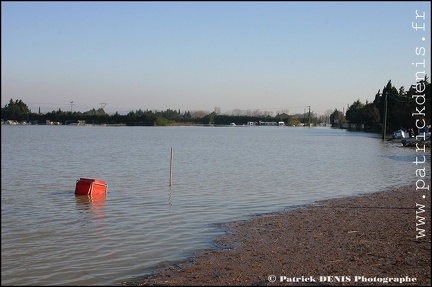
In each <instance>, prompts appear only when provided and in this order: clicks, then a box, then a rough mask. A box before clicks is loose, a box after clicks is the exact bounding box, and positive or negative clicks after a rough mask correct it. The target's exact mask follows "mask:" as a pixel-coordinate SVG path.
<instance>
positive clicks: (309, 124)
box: [308, 106, 311, 127]
mask: <svg viewBox="0 0 432 287" xmlns="http://www.w3.org/2000/svg"><path fill="white" fill-rule="evenodd" d="M308 107H309V115H308V116H309V127H310V126H311V122H310V120H311V119H310V116H311V115H310V108H311V106H308Z"/></svg>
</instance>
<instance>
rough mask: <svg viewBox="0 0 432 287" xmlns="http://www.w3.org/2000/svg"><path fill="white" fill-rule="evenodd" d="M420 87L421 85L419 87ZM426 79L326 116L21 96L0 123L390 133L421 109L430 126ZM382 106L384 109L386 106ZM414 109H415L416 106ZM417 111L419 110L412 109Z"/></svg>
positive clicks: (3, 111) (386, 89)
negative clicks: (84, 106)
mask: <svg viewBox="0 0 432 287" xmlns="http://www.w3.org/2000/svg"><path fill="white" fill-rule="evenodd" d="M419 87H421V89H419ZM419 96H421V97H420V99H422V100H424V103H423V104H424V107H423V110H421V109H419ZM430 98H431V92H430V83H429V82H428V79H427V77H425V79H424V80H422V81H419V82H418V83H416V84H415V85H412V86H411V87H410V88H409V90H408V91H405V88H404V87H400V88H399V89H397V88H396V87H394V86H393V85H392V83H391V80H390V81H388V83H387V84H386V85H385V86H384V88H383V89H382V91H381V90H378V92H377V93H376V95H375V98H374V100H373V102H368V101H366V103H362V102H361V101H360V100H357V101H355V102H354V103H353V104H352V105H350V106H349V107H348V109H347V111H346V112H345V113H344V112H341V111H339V110H337V109H335V110H334V111H333V112H332V113H329V114H328V115H321V116H318V115H316V114H315V113H313V112H312V113H311V114H308V113H304V114H295V115H288V114H287V113H278V114H277V115H271V113H257V112H255V113H254V112H248V113H246V114H244V113H241V112H240V111H238V112H237V113H232V114H231V115H228V114H221V113H220V111H219V109H218V108H215V110H214V111H213V112H211V113H208V112H204V111H199V112H191V111H186V112H183V113H182V112H180V110H178V111H177V110H172V109H167V110H165V111H151V110H142V109H138V110H135V111H130V112H129V113H127V114H126V115H121V114H119V113H118V112H116V113H114V114H111V115H109V114H107V113H106V112H105V111H104V109H103V108H99V109H97V110H96V109H91V110H89V111H86V112H79V111H74V112H72V111H62V110H60V109H58V110H57V111H52V112H49V113H45V114H43V113H40V112H38V113H34V112H32V111H31V110H30V109H29V108H28V106H27V105H26V104H25V103H24V102H23V101H22V100H15V101H14V100H13V99H11V100H10V102H9V103H8V104H7V105H5V107H4V108H2V109H1V118H2V122H5V121H7V120H10V121H16V122H21V123H22V122H25V123H28V124H39V125H41V124H53V123H54V124H59V125H67V124H79V123H86V124H94V125H127V126H167V125H186V124H189V125H229V124H230V123H235V124H236V125H243V124H246V123H248V122H254V123H257V122H260V121H262V122H284V124H285V125H290V126H293V125H295V126H298V125H309V124H311V125H318V124H331V126H333V127H354V128H357V129H361V130H365V131H372V132H380V131H382V129H383V119H384V117H385V114H387V123H386V124H387V130H388V131H393V130H397V129H399V128H401V127H405V128H409V127H413V126H414V124H415V120H416V118H418V115H417V116H416V115H415V114H416V111H421V116H422V118H423V119H424V120H425V121H426V123H427V124H430V122H431V121H430V118H431V116H430ZM386 107H387V109H386ZM416 109H417V110H416ZM417 114H420V113H417Z"/></svg>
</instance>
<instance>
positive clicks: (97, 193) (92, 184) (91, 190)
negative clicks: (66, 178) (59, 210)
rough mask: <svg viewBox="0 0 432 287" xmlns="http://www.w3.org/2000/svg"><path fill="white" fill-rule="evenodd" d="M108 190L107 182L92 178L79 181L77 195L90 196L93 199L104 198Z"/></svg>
mask: <svg viewBox="0 0 432 287" xmlns="http://www.w3.org/2000/svg"><path fill="white" fill-rule="evenodd" d="M106 190H107V184H106V183H105V181H102V180H98V179H90V178H82V177H81V178H80V179H79V180H77V183H76V188H75V195H88V196H91V197H104V196H105V193H106Z"/></svg>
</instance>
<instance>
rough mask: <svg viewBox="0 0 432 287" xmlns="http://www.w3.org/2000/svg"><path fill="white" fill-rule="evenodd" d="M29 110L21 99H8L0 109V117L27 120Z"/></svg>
mask: <svg viewBox="0 0 432 287" xmlns="http://www.w3.org/2000/svg"><path fill="white" fill-rule="evenodd" d="M30 113H31V111H30V109H29V108H28V106H27V105H26V104H25V103H24V102H23V101H22V100H15V101H14V100H13V99H10V101H9V104H7V105H5V107H4V108H2V109H1V114H2V118H4V119H9V120H17V121H22V120H28V119H29V115H30Z"/></svg>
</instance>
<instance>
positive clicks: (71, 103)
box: [70, 101, 73, 114]
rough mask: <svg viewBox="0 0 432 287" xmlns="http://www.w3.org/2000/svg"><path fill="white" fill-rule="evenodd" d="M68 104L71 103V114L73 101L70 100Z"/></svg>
mask: <svg viewBox="0 0 432 287" xmlns="http://www.w3.org/2000/svg"><path fill="white" fill-rule="evenodd" d="M70 105H71V114H72V106H73V101H71V102H70Z"/></svg>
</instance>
